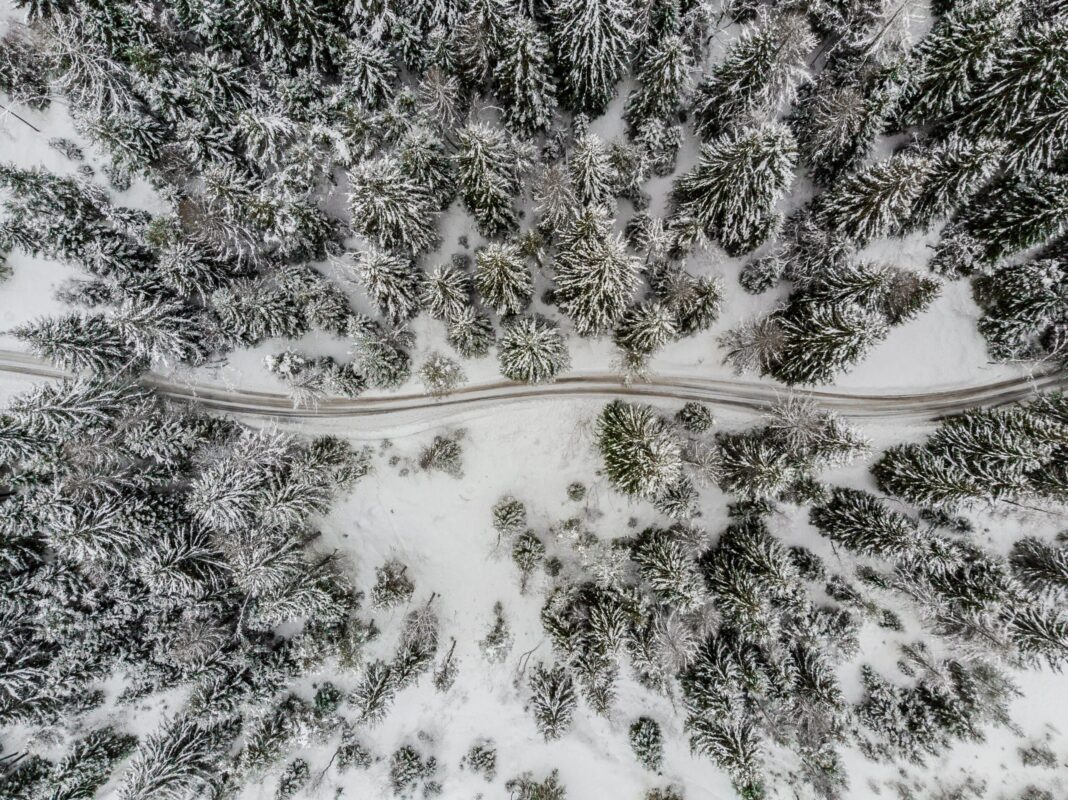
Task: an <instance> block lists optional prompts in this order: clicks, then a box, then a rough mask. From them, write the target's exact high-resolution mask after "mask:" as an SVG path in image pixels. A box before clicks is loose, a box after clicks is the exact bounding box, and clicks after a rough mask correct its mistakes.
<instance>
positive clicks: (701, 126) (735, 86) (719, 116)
mask: <svg viewBox="0 0 1068 800" xmlns="http://www.w3.org/2000/svg"><path fill="white" fill-rule="evenodd" d="M815 46H816V38H815V37H814V36H813V35H812V31H811V29H810V28H809V24H808V20H807V19H806V18H805V16H804V15H803V14H799V13H796V12H793V11H784V12H782V13H778V14H772V13H768V12H766V11H765V10H764V9H763V8H761V10H760V12H759V13H758V15H757V19H756V20H755V22H754V23H753V24H752V25H750V26H748V27H747V28H746V29H745V30H744V32H743V33H742V37H741V39H739V40H738V41H736V42H735V43H733V44H732V45H731V46H730V48H729V49H728V51H727V54H726V57H725V58H724V60H723V61H721V62H720V63H718V64H717V65H716V66H715V67H713V68H712V70H711V71H710V72H709V73H708V74H707V75H706V76H705V78H704V79H702V80H701V82H700V83H699V84H698V85H697V89H696V91H695V93H694V102H693V113H694V117H695V120H696V122H695V124H696V128H697V132H698V134H700V136H701V137H702V138H703V139H705V140H706V141H707V140H712V139H715V138H717V137H719V136H721V135H723V134H724V133H728V132H730V131H732V130H733V129H734V128H736V127H738V126H740V125H748V124H752V122H753V121H758V122H759V121H762V120H765V119H771V118H773V117H774V115H775V113H776V112H777V111H778V110H779V109H780V108H781V107H782V106H783V105H785V104H786V103H788V102H789V101H790V100H792V99H793V95H794V92H795V90H796V88H797V85H798V83H799V82H800V81H801V79H802V78H803V77H804V76H805V74H806V68H805V61H806V59H807V58H808V55H809V52H810V51H811V50H812V49H813V48H814V47H815Z"/></svg>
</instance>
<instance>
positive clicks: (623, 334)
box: [613, 301, 678, 364]
mask: <svg viewBox="0 0 1068 800" xmlns="http://www.w3.org/2000/svg"><path fill="white" fill-rule="evenodd" d="M677 336H678V329H677V328H676V326H675V315H674V314H673V313H672V312H671V310H670V309H668V307H667V306H666V305H664V304H663V303H660V302H657V301H653V302H647V303H641V304H639V305H637V306H631V307H630V308H629V309H627V312H626V313H625V314H624V315H623V318H622V319H621V320H620V321H619V325H618V326H616V330H615V334H614V337H613V338H614V339H615V343H616V345H617V346H618V347H619V348H620V349H622V350H623V351H624V352H625V353H627V354H628V355H629V356H630V357H631V358H633V359H635V360H637V362H638V363H639V364H641V363H643V362H644V360H645V359H646V358H647V357H648V356H650V355H651V354H652V353H654V352H656V351H657V350H659V349H660V348H661V347H663V346H664V345H665V344H667V343H668V342H671V341H673V340H674V339H675V338H676V337H677Z"/></svg>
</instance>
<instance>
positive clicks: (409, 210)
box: [349, 156, 437, 253]
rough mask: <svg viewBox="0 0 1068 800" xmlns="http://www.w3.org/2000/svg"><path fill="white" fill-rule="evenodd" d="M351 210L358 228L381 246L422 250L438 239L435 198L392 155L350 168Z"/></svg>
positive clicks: (417, 251)
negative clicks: (410, 176) (405, 171)
mask: <svg viewBox="0 0 1068 800" xmlns="http://www.w3.org/2000/svg"><path fill="white" fill-rule="evenodd" d="M349 210H350V212H351V213H352V223H353V225H354V227H355V228H356V230H357V231H359V232H360V233H362V234H363V235H364V236H366V237H367V238H368V239H371V240H372V241H373V242H374V243H375V244H377V245H379V246H380V247H384V248H396V249H400V250H405V251H408V252H411V253H421V252H423V251H425V250H429V249H430V248H431V247H432V246H433V245H434V242H435V240H436V236H437V234H436V214H435V211H436V206H435V201H434V199H433V198H432V197H431V195H430V194H429V193H428V191H427V189H425V188H424V187H422V186H420V185H419V184H418V183H416V182H415V181H414V180H413V179H411V178H409V177H407V176H406V175H405V173H404V171H403V169H402V167H401V163H400V162H399V161H398V160H397V159H396V158H394V157H392V156H382V157H380V158H377V159H374V160H371V161H363V162H360V163H359V164H358V165H357V166H355V167H354V168H353V169H352V170H351V171H350V173H349Z"/></svg>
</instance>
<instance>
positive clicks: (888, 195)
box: [818, 153, 932, 245]
mask: <svg viewBox="0 0 1068 800" xmlns="http://www.w3.org/2000/svg"><path fill="white" fill-rule="evenodd" d="M931 171H932V164H931V159H930V157H929V156H927V155H921V154H916V153H902V154H899V155H895V156H892V157H891V158H889V159H887V160H886V161H879V162H876V163H875V164H872V165H870V166H868V167H864V168H862V169H860V170H858V171H857V172H854V173H852V174H850V175H846V176H844V177H842V178H840V179H839V180H838V181H837V182H835V184H834V185H833V186H832V187H831V188H830V189H828V190H827V192H826V193H825V194H823V195H821V197H820V199H819V201H818V203H819V211H818V214H819V217H820V219H821V221H822V222H823V223H824V224H825V225H826V226H827V227H828V228H830V229H831V230H832V231H835V232H837V233H840V234H843V235H845V236H847V237H849V238H850V239H851V240H852V241H854V242H855V243H856V244H858V245H864V244H867V243H868V242H870V241H872V240H873V239H881V238H883V237H885V236H896V235H899V234H900V233H901V232H902V229H903V227H904V226H905V224H906V223H907V222H908V220H909V218H910V216H911V215H912V213H913V210H914V209H915V208H916V204H917V203H918V202H919V200H920V198H921V196H922V195H923V191H924V188H925V186H927V184H928V181H929V176H930V175H931Z"/></svg>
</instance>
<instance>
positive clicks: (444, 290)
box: [420, 262, 471, 323]
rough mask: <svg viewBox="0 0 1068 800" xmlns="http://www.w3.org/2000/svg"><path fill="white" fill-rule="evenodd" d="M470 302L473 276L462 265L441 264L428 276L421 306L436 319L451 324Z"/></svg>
mask: <svg viewBox="0 0 1068 800" xmlns="http://www.w3.org/2000/svg"><path fill="white" fill-rule="evenodd" d="M470 302H471V276H470V275H469V274H468V272H467V270H466V269H464V267H463V265H462V264H457V263H455V262H453V263H449V264H440V265H438V266H437V267H435V268H434V269H432V270H431V271H430V273H429V274H428V275H427V276H426V280H425V281H424V282H423V293H422V296H421V297H420V304H421V305H422V307H423V308H425V309H426V311H427V313H428V314H430V316H431V317H433V318H434V319H440V320H442V321H444V322H447V323H451V322H452V321H453V320H455V319H457V318H458V317H459V316H460V315H461V314H462V313H463V311H464V309H466V308H468V307H469V303H470Z"/></svg>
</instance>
